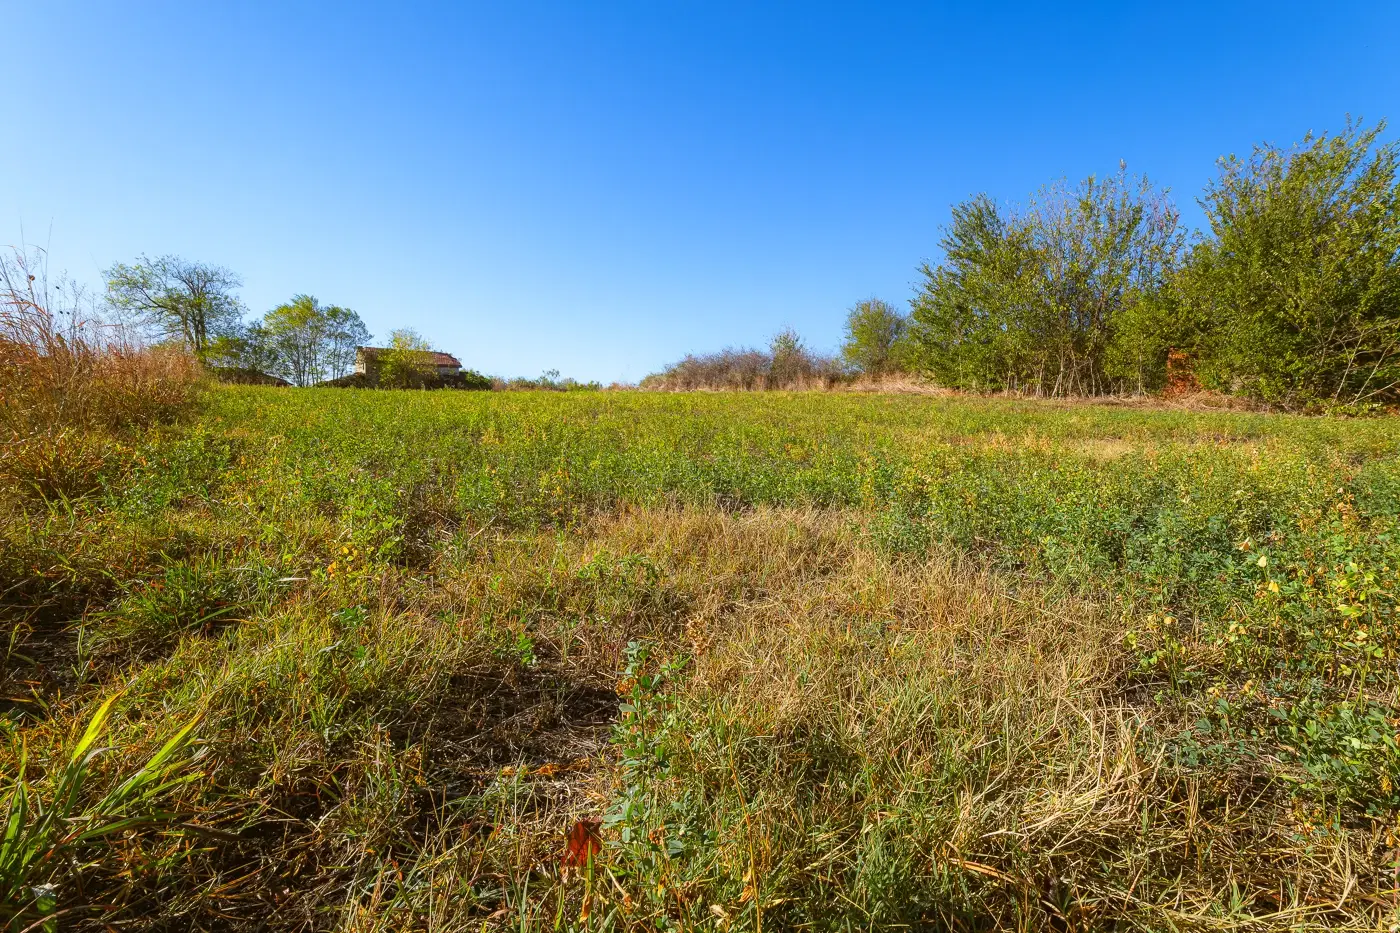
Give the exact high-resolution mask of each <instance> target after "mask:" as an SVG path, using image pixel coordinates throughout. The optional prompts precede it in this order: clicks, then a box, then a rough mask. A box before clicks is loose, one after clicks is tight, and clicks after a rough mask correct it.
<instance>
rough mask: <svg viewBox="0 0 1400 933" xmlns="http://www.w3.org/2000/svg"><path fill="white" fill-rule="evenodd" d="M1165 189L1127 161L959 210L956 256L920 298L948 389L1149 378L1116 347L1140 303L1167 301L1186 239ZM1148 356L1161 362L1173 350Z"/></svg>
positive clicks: (947, 249) (1082, 390) (928, 271)
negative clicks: (1022, 203)
mask: <svg viewBox="0 0 1400 933" xmlns="http://www.w3.org/2000/svg"><path fill="white" fill-rule="evenodd" d="M1183 239H1184V238H1183V234H1182V232H1181V230H1180V229H1179V226H1178V214H1177V211H1176V209H1175V208H1174V207H1173V206H1172V204H1171V202H1170V201H1169V200H1168V198H1167V196H1166V193H1165V192H1160V191H1157V190H1156V189H1154V188H1153V187H1152V186H1151V185H1150V184H1149V183H1148V181H1147V180H1146V179H1145V178H1140V179H1133V178H1130V177H1129V176H1128V175H1127V172H1126V169H1125V168H1124V169H1121V170H1120V171H1119V173H1118V174H1117V175H1114V176H1112V177H1110V178H1108V179H1105V180H1102V181H1101V180H1098V179H1096V178H1094V177H1093V176H1090V177H1089V178H1088V179H1086V180H1085V181H1084V182H1082V183H1081V184H1079V185H1078V186H1075V187H1070V186H1068V185H1066V184H1064V183H1059V184H1055V185H1051V186H1050V187H1048V188H1045V189H1043V190H1042V191H1041V192H1040V193H1039V194H1038V195H1037V196H1036V197H1035V198H1034V199H1033V200H1032V202H1031V204H1030V206H1029V207H1028V208H1026V209H1024V210H1018V209H1015V208H1006V207H1002V206H1000V205H998V204H997V203H996V202H994V201H993V200H992V199H991V198H989V197H987V196H986V195H980V196H978V197H975V198H973V199H971V200H970V201H966V202H964V203H962V204H959V205H957V206H956V207H954V208H953V219H952V223H951V224H950V225H949V226H948V227H947V228H946V229H945V232H944V237H943V241H942V247H943V251H944V260H943V262H942V263H941V264H939V265H938V266H930V265H928V264H925V265H924V266H923V267H922V269H921V271H922V273H923V276H924V282H923V285H922V287H921V288H920V290H919V293H918V295H917V296H916V297H915V299H914V301H913V313H912V317H913V322H914V333H913V334H912V336H913V338H914V339H915V341H916V342H917V345H918V355H919V359H920V363H921V366H922V368H924V369H927V370H928V371H929V372H930V373H931V375H933V376H934V377H935V378H936V379H938V380H939V381H940V382H942V383H944V384H945V385H952V386H958V387H963V388H969V389H974V390H989V389H990V390H998V389H1010V390H1014V391H1024V392H1032V393H1035V394H1043V395H1068V394H1099V393H1103V392H1112V391H1119V390H1122V389H1124V388H1130V387H1136V385H1141V384H1142V383H1143V382H1144V381H1145V379H1144V374H1143V372H1141V371H1139V372H1137V373H1133V372H1132V371H1131V370H1130V367H1128V368H1127V369H1128V370H1129V371H1125V366H1124V360H1125V359H1126V360H1133V359H1134V358H1135V356H1134V354H1133V353H1121V352H1120V353H1115V352H1114V349H1115V344H1116V343H1117V342H1118V341H1119V340H1121V339H1122V332H1123V327H1124V325H1125V324H1126V323H1127V322H1128V321H1130V320H1135V319H1136V318H1134V312H1135V311H1136V309H1138V308H1139V306H1142V305H1144V304H1150V303H1155V302H1158V301H1160V300H1161V295H1162V294H1163V292H1164V291H1165V289H1166V288H1167V287H1168V282H1169V280H1170V277H1171V275H1172V273H1173V270H1174V269H1175V268H1176V266H1177V262H1178V256H1179V254H1180V252H1181V250H1182V246H1183ZM1153 352H1154V354H1155V356H1154V358H1153V359H1151V360H1146V359H1142V360H1139V361H1138V362H1140V363H1141V365H1142V366H1143V367H1146V366H1148V365H1149V364H1150V365H1151V366H1153V367H1155V368H1157V369H1160V368H1161V366H1162V365H1163V363H1164V362H1165V350H1164V349H1162V348H1155V349H1154V351H1153Z"/></svg>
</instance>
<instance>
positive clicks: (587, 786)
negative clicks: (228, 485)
mask: <svg viewBox="0 0 1400 933" xmlns="http://www.w3.org/2000/svg"><path fill="white" fill-rule="evenodd" d="M1010 584H1011V581H1009V580H1007V579H1004V578H1001V577H998V576H996V575H993V574H988V573H986V572H984V571H978V570H974V569H972V568H970V567H967V566H964V565H962V564H961V562H960V561H958V560H957V559H956V558H954V557H952V556H935V557H932V558H930V559H928V560H921V561H914V562H911V561H902V560H897V559H894V558H892V557H890V556H889V555H887V554H883V553H881V552H879V551H878V550H876V549H874V548H873V547H872V546H871V545H870V543H869V541H868V539H867V538H866V536H865V533H864V532H863V531H862V529H861V527H860V519H859V516H857V515H854V514H849V513H841V512H830V511H826V512H820V511H803V510H771V509H758V510H755V511H752V512H746V513H740V514H731V513H723V512H719V511H714V510H689V509H682V510H638V511H628V512H624V513H619V514H615V515H609V516H600V517H599V518H598V519H596V520H594V521H592V522H590V523H589V525H588V526H587V527H586V528H581V529H579V532H578V534H575V535H571V536H569V537H568V538H560V537H557V536H555V535H551V534H527V535H509V534H496V533H486V534H476V533H472V534H470V535H462V536H459V537H458V538H457V540H456V543H454V544H453V545H451V546H449V547H447V548H446V549H444V550H443V551H442V552H441V554H440V555H439V557H438V559H437V560H436V561H435V563H434V566H433V568H432V571H431V574H430V576H429V577H427V578H416V577H412V576H408V575H389V576H385V577H381V578H379V579H378V580H377V581H376V582H375V583H374V584H373V586H372V590H371V591H369V592H367V593H365V594H364V597H362V599H365V600H366V603H365V604H366V605H368V606H369V610H368V612H367V613H365V614H363V615H356V616H355V619H354V621H347V620H346V618H345V617H344V616H343V615H342V616H332V617H329V618H328V617H327V616H326V615H325V614H324V613H321V612H318V611H317V607H318V606H321V605H324V604H326V603H328V602H329V603H334V602H335V601H336V600H337V598H338V597H337V596H336V595H335V587H332V588H331V589H325V588H323V586H322V585H316V584H310V585H308V586H307V587H306V588H304V589H301V590H300V591H298V592H294V593H293V594H292V598H291V600H290V601H289V602H286V603H284V604H283V606H282V608H281V609H279V610H277V611H276V612H274V613H272V614H265V615H261V616H258V618H259V619H261V621H250V622H248V623H245V624H243V625H241V626H240V627H238V628H237V629H236V630H230V635H229V636H228V637H226V638H212V639H211V638H209V637H187V638H186V639H184V640H182V642H181V643H180V644H179V645H178V647H176V649H175V650H174V651H173V653H172V654H171V655H170V656H169V658H168V659H166V660H162V661H158V662H156V663H154V664H152V665H150V666H148V667H146V668H145V669H144V670H143V671H142V672H141V673H140V675H139V676H138V677H136V678H135V679H134V680H133V681H132V682H131V683H130V684H129V687H128V691H129V696H130V699H129V700H128V701H124V702H123V704H122V713H121V719H122V721H123V722H124V724H125V725H124V728H123V738H122V745H123V747H124V748H129V749H130V752H129V754H130V755H131V756H133V760H135V758H137V757H139V756H140V755H142V754H148V753H149V751H150V749H151V747H153V746H154V745H155V744H156V743H158V742H159V741H160V739H161V738H162V737H163V731H162V728H161V727H156V725H155V723H156V722H158V721H159V722H165V721H169V722H181V721H185V720H187V719H189V718H193V717H194V716H195V715H199V716H200V717H201V718H202V721H203V723H204V724H203V726H202V727H201V734H202V737H203V741H204V743H205V745H206V747H207V748H208V750H209V753H210V758H209V760H208V762H207V764H206V770H208V771H209V773H211V774H215V775H222V777H221V779H220V780H219V782H218V783H217V784H210V785H207V786H203V787H199V786H191V787H190V788H188V789H187V790H188V793H187V794H186V796H185V797H184V802H183V804H182V806H183V808H184V809H185V811H186V812H190V813H204V814H206V816H204V817H201V819H200V822H201V823H202V824H203V825H207V826H210V827H211V828H214V829H218V830H220V831H222V832H226V833H227V832H231V833H233V834H234V836H236V837H237V839H238V840H239V841H220V840H219V839H217V838H213V839H211V838H209V837H207V836H206V837H205V838H203V840H202V841H200V842H199V843H198V844H196V845H192V844H191V842H190V841H189V839H183V840H182V839H180V838H179V837H169V836H166V837H159V836H149V837H146V838H144V839H135V838H133V839H131V840H129V841H128V842H127V843H126V845H125V848H124V850H123V856H122V861H121V862H120V864H118V863H115V862H114V863H111V864H110V866H109V867H110V868H111V869H112V870H111V871H109V872H107V873H105V875H104V873H102V872H98V873H96V874H95V875H94V876H92V877H90V879H89V881H90V883H91V882H92V881H94V880H98V879H100V878H102V877H105V878H106V879H107V881H106V883H107V884H108V885H109V886H110V887H109V892H118V893H117V897H116V899H117V900H118V901H124V902H125V903H127V904H128V905H130V908H131V909H139V910H141V911H143V912H149V911H159V912H161V913H162V914H163V915H164V916H166V918H167V922H175V921H176V919H177V918H178V923H179V924H180V925H182V926H185V927H188V926H191V925H193V926H194V927H200V926H202V925H206V924H207V923H211V922H214V920H215V918H222V919H220V920H219V923H220V925H222V926H225V927H226V928H231V929H255V928H256V929H286V930H293V929H297V930H299V929H331V928H335V929H354V930H363V931H388V930H402V929H421V930H435V931H448V930H454V931H455V930H468V929H470V930H480V929H527V930H535V929H539V930H543V929H547V928H548V929H553V928H557V927H559V926H562V927H565V928H584V927H588V928H594V929H638V930H640V929H654V928H655V927H656V925H657V924H658V923H666V922H669V923H672V924H679V925H680V926H681V927H684V928H694V927H700V928H721V929H759V928H760V927H766V928H768V929H794V928H805V927H807V926H811V925H815V926H818V927H822V928H839V927H841V925H843V924H850V925H855V926H861V927H863V928H872V927H873V928H889V927H892V926H912V927H922V928H929V927H933V928H946V929H970V930H971V929H993V928H995V929H1020V930H1040V929H1078V930H1087V929H1161V928H1174V929H1202V930H1206V929H1258V930H1267V929H1285V928H1286V929H1340V928H1352V929H1372V928H1374V926H1375V924H1376V923H1378V922H1380V919H1381V918H1382V917H1383V916H1384V915H1385V911H1386V910H1387V909H1388V908H1387V906H1386V905H1387V901H1386V897H1387V896H1388V895H1386V894H1385V893H1384V892H1385V885H1386V883H1387V882H1386V880H1385V878H1386V876H1385V875H1383V874H1382V872H1381V869H1382V865H1380V864H1379V863H1378V862H1377V851H1378V850H1377V849H1376V848H1374V847H1373V843H1375V842H1376V841H1375V840H1372V841H1370V843H1368V842H1366V841H1365V840H1362V839H1360V838H1358V837H1357V836H1355V835H1347V834H1344V833H1330V832H1328V831H1327V830H1325V829H1323V830H1319V829H1311V828H1304V827H1303V821H1304V819H1305V817H1304V816H1303V815H1302V814H1298V813H1294V812H1292V811H1290V810H1289V809H1288V808H1287V807H1286V806H1284V805H1282V804H1280V803H1278V802H1277V801H1276V800H1275V798H1274V796H1273V795H1271V794H1270V793H1269V792H1268V789H1267V788H1257V787H1256V788H1248V787H1216V786H1209V785H1206V784H1203V783H1202V782H1200V781H1198V780H1190V779H1183V778H1181V777H1175V776H1173V773H1172V772H1171V769H1169V768H1165V767H1164V766H1163V762H1162V760H1161V759H1160V758H1145V757H1143V756H1142V749H1143V748H1144V736H1145V735H1146V734H1147V733H1150V731H1151V729H1152V728H1153V726H1154V723H1153V721H1152V718H1151V716H1152V714H1151V712H1150V711H1149V710H1147V709H1146V708H1143V707H1140V706H1138V705H1136V704H1134V703H1133V702H1131V701H1130V699H1129V697H1128V696H1127V695H1126V694H1125V693H1124V691H1123V689H1122V684H1123V674H1124V666H1125V663H1126V661H1125V656H1124V653H1123V651H1122V649H1121V648H1120V646H1119V645H1118V630H1119V627H1120V626H1119V619H1118V616H1117V612H1118V610H1117V609H1116V608H1115V607H1114V606H1113V605H1112V604H1109V603H1102V602H1094V601H1089V600H1085V599H1082V598H1076V597H1072V596H1069V595H1064V594H1056V593H1051V592H1037V591H1035V590H1031V589H1028V588H1026V587H1024V586H1017V587H1013V586H1011V585H1010ZM339 598H341V599H343V594H342V595H341V596H340V597H339ZM629 643H630V644H633V645H636V644H643V645H646V646H649V649H648V651H649V653H648V654H647V659H646V661H645V662H644V663H643V664H642V665H641V666H639V667H636V668H634V669H632V670H631V671H630V672H629V671H627V670H625V669H626V668H627V666H628V661H627V646H628V645H629ZM668 669H669V670H672V671H673V673H672V674H670V675H667V676H665V677H663V678H661V679H658V680H656V681H655V682H654V686H653V687H652V688H649V689H647V690H639V688H638V683H639V678H640V676H641V675H643V674H646V675H648V676H650V675H651V674H654V673H656V672H659V671H662V670H668ZM619 695H621V700H625V701H626V702H627V703H628V704H630V705H631V708H632V710H633V712H631V713H628V712H626V711H625V710H626V707H624V708H622V709H621V710H620V709H619V706H618V704H619V702H620V700H619ZM610 738H611V739H612V741H611V742H610V741H609V739H610ZM619 749H620V751H621V757H620V758H619V757H618V750H619ZM619 800H624V801H628V806H627V807H626V808H624V809H623V810H622V811H619V810H618V809H617V807H618V804H617V801H619ZM604 817H608V818H609V822H608V825H607V828H605V830H604V838H605V841H606V843H607V848H606V849H605V851H604V853H603V855H602V856H601V858H600V861H599V863H598V865H597V870H596V872H595V876H594V880H592V881H589V880H588V879H585V878H574V879H573V880H570V879H568V878H566V877H564V876H563V875H562V874H561V870H560V868H559V855H560V851H561V845H562V842H561V840H562V838H563V835H564V832H565V830H566V829H567V828H568V827H569V826H571V825H572V824H573V823H574V822H575V821H576V820H579V819H586V818H604ZM673 842H674V843H675V845H672V843H673ZM668 846H670V849H669V850H668ZM665 851H670V854H669V855H667V856H665V857H661V855H660V854H659V853H661V852H665ZM143 866H144V867H143ZM156 866H164V867H156ZM176 866H178V871H176ZM604 879H606V880H604ZM172 885H173V887H172ZM272 892H280V893H276V894H275V896H274V894H273V893H272ZM143 905H144V906H143ZM584 916H587V917H589V920H588V922H587V924H585V923H584V922H583V921H582V919H581V918H582V917H584Z"/></svg>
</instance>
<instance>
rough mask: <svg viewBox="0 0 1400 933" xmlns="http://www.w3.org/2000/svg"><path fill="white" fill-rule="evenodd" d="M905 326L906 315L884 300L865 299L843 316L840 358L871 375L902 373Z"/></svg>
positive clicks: (906, 322)
mask: <svg viewBox="0 0 1400 933" xmlns="http://www.w3.org/2000/svg"><path fill="white" fill-rule="evenodd" d="M907 325H908V320H907V319H906V318H905V316H904V315H903V314H900V313H899V311H898V310H897V309H896V308H895V307H894V305H891V304H890V303H889V302H887V301H882V300H880V299H879V298H868V299H866V300H865V301H860V302H857V303H856V304H855V305H854V306H853V307H852V308H851V310H850V312H849V313H848V314H847V315H846V341H845V343H844V344H842V346H841V357H842V359H844V360H845V361H846V363H847V365H849V366H852V367H854V368H855V369H857V370H859V371H860V372H862V373H865V374H866V375H870V376H882V375H884V374H886V373H890V372H898V371H900V370H902V369H903V368H904V359H903V357H904V355H905V353H904V350H905V342H904V335H905V331H906V329H907Z"/></svg>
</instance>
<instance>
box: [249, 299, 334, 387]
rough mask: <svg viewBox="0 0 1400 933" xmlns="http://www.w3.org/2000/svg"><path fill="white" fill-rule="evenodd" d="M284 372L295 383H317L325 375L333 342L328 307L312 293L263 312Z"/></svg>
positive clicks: (264, 325) (282, 374) (308, 384)
mask: <svg viewBox="0 0 1400 933" xmlns="http://www.w3.org/2000/svg"><path fill="white" fill-rule="evenodd" d="M263 327H264V328H266V330H267V334H268V337H269V338H270V339H271V342H272V345H273V346H274V347H275V348H276V354H277V359H278V362H279V364H280V369H281V372H280V373H279V375H281V376H283V377H284V378H286V379H287V380H288V381H290V382H291V383H292V384H293V385H297V386H302V387H305V386H310V385H315V384H316V383H318V382H320V381H321V380H322V379H323V378H325V374H326V356H327V351H328V347H329V344H330V336H329V334H328V330H329V326H328V322H327V321H326V314H325V311H324V310H323V309H322V308H321V305H320V303H319V302H318V301H317V300H316V299H315V298H313V297H311V296H310V295H296V296H294V297H293V298H292V300H291V301H289V302H287V303H286V304H282V305H278V306H277V307H275V308H273V309H272V310H271V311H269V312H267V314H266V315H264V316H263Z"/></svg>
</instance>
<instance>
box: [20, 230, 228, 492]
mask: <svg viewBox="0 0 1400 933" xmlns="http://www.w3.org/2000/svg"><path fill="white" fill-rule="evenodd" d="M72 291H73V287H72V285H71V284H68V283H63V282H60V283H59V284H57V285H51V284H50V282H49V277H48V274H47V270H46V268H45V266H44V262H43V257H42V254H39V253H36V252H33V251H31V252H24V251H20V250H15V251H14V252H13V253H12V254H11V255H10V256H8V257H4V258H3V259H0V445H2V446H0V477H3V478H5V479H8V480H9V481H11V482H12V483H16V484H19V485H21V486H23V487H25V488H27V489H29V490H31V491H33V492H36V493H38V494H40V495H42V496H45V497H51V496H73V495H78V494H82V493H84V492H87V491H90V490H91V489H92V488H93V486H94V484H95V482H96V479H97V475H98V473H99V472H100V471H101V469H102V466H103V464H104V463H105V462H106V461H107V460H108V459H109V458H110V457H111V456H112V453H113V450H114V448H115V447H116V446H117V439H116V437H115V435H116V432H119V431H121V430H122V429H124V428H128V427H131V426H134V425H144V424H150V423H153V422H157V421H163V420H169V419H170V418H171V417H173V416H174V415H175V414H176V413H178V412H179V411H181V410H183V409H185V408H186V407H187V406H188V405H189V403H190V401H191V399H192V397H193V394H194V392H195V389H196V387H197V385H198V384H199V381H200V378H201V372H200V369H199V366H198V364H197V363H196V362H195V360H194V359H193V357H191V356H190V355H189V354H187V353H184V352H183V351H180V350H177V349H172V348H163V347H162V348H151V347H141V346H139V345H137V344H136V343H135V342H134V341H133V340H132V339H131V337H130V335H129V334H128V333H127V331H126V330H125V329H124V328H122V327H119V326H117V325H114V324H111V323H105V322H103V321H101V320H100V319H99V318H98V317H97V316H96V314H94V313H92V312H91V311H90V310H86V309H85V308H84V306H83V302H82V300H81V296H80V295H77V296H75V295H72Z"/></svg>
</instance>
